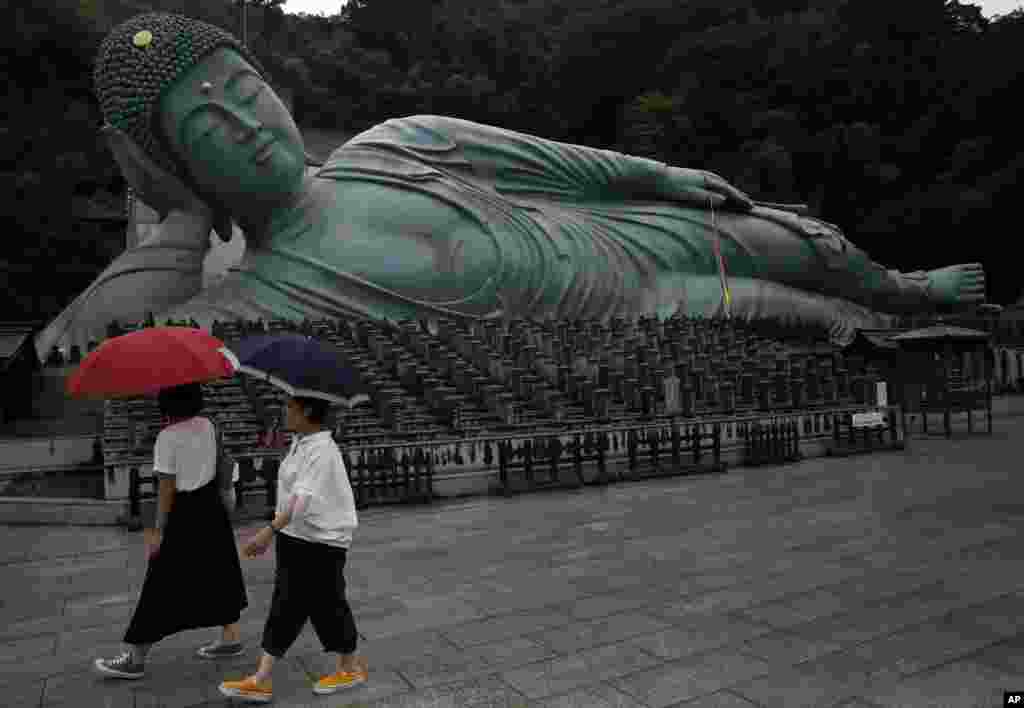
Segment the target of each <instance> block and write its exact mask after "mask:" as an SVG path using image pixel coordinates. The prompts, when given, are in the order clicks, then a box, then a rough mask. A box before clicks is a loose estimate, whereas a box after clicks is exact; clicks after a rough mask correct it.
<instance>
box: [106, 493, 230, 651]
mask: <svg viewBox="0 0 1024 708" xmlns="http://www.w3.org/2000/svg"><path fill="white" fill-rule="evenodd" d="M248 605H249V600H248V598H247V597H246V593H245V579H244V578H243V577H242V564H241V561H240V560H239V557H238V547H237V544H236V542H235V533H234V530H233V529H232V527H231V519H230V518H229V517H228V512H227V510H226V509H225V508H224V503H223V502H222V501H221V498H220V493H219V491H218V489H217V484H216V480H214V481H211V482H210V483H209V484H207V485H205V486H203V487H200V488H199V489H197V490H195V491H192V492H177V494H175V497H174V506H173V507H171V513H170V514H168V516H167V526H166V528H165V529H164V533H163V542H162V543H161V544H160V552H159V553H158V554H157V555H156V557H155V558H153V559H151V560H150V562H149V567H148V568H147V569H146V579H145V581H144V582H143V584H142V594H141V596H140V597H139V604H138V605H137V606H136V607H135V614H134V615H133V616H132V621H131V623H130V624H129V625H128V631H127V632H126V633H125V635H124V642H125V643H126V644H154V643H156V642H158V641H160V640H161V639H163V638H164V637H167V636H170V635H172V634H175V633H177V632H183V631H185V630H189V629H200V628H203V627H222V626H224V625H228V624H233V623H235V622H237V621H238V620H239V618H240V617H241V615H242V610H244V609H245V608H246V607H248Z"/></svg>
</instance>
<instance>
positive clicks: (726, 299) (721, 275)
mask: <svg viewBox="0 0 1024 708" xmlns="http://www.w3.org/2000/svg"><path fill="white" fill-rule="evenodd" d="M708 205H709V206H710V207H711V231H712V233H713V234H714V239H715V255H716V257H717V260H718V280H719V282H720V283H721V285H722V304H723V307H724V309H725V316H726V317H727V318H729V317H731V316H732V314H731V312H730V307H729V306H730V304H731V303H732V296H731V294H730V293H729V284H728V283H727V282H726V276H725V262H724V261H723V259H722V239H721V237H720V235H719V233H718V219H717V218H716V216H715V200H714V199H713V198H712V197H711V196H708Z"/></svg>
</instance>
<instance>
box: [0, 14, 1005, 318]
mask: <svg viewBox="0 0 1024 708" xmlns="http://www.w3.org/2000/svg"><path fill="white" fill-rule="evenodd" d="M280 5H281V2H280V0H249V10H248V34H249V45H250V47H251V48H252V50H253V51H254V52H255V53H256V55H257V56H258V57H259V58H260V60H261V61H262V62H263V63H264V65H265V66H266V67H267V69H268V71H269V72H270V73H271V74H272V76H273V82H274V83H275V84H276V85H278V86H281V87H287V88H288V89H290V91H291V92H292V93H293V96H294V105H295V115H296V119H297V121H298V123H299V125H300V126H304V127H311V128H331V129H337V130H342V131H344V132H347V133H355V132H357V131H360V130H363V129H365V128H367V127H369V126H371V125H373V124H375V123H378V122H380V121H383V120H386V119H388V118H391V117H396V116H401V115H411V114H416V113H437V114H443V115H451V116H456V117H459V118H464V119H467V120H473V121H479V122H483V123H489V124H492V125H497V126H501V127H505V128H509V129H512V130H519V131H524V132H528V133H533V134H535V135H539V136H542V137H546V138H551V139H554V140H562V141H566V142H573V143H581V144H586V145H592V146H595V147H603V148H609V149H614V150H619V151H622V152H626V153H631V154H637V155H644V156H648V157H652V158H655V159H659V160H663V161H666V162H669V163H672V164H678V165H685V166H689V167H697V168H702V169H708V170H712V171H714V172H717V173H719V174H721V175H723V176H724V177H726V178H727V179H728V180H730V181H731V182H733V183H734V184H736V185H737V186H738V187H740V188H741V189H743V190H745V191H747V192H748V193H749V194H751V195H753V196H755V197H756V198H758V199H761V200H765V201H780V202H802V203H807V204H809V205H810V206H811V208H812V210H813V213H815V214H816V215H818V216H820V217H821V218H824V219H825V220H827V221H830V222H833V223H836V224H839V225H841V226H842V228H843V230H844V231H845V232H846V233H847V235H848V236H849V237H850V238H851V240H853V241H854V242H855V243H857V244H858V245H859V246H861V247H862V248H864V249H866V250H867V251H868V252H869V253H871V254H872V255H873V256H874V257H875V258H876V259H877V260H878V261H880V262H882V263H883V264H885V265H886V266H889V267H894V268H899V269H901V270H912V269H917V268H929V267H937V266H942V265H947V264H950V263H958V262H965V261H980V262H983V263H984V264H985V266H986V270H987V272H988V275H989V283H990V288H989V294H990V299H991V300H993V301H995V302H1001V303H1007V302H1010V301H1013V300H1016V299H1017V298H1018V297H1019V296H1020V294H1021V293H1020V286H1019V281H1020V277H1019V275H1018V271H1017V268H1018V266H1017V265H1015V263H1016V261H1015V260H1014V259H1013V258H1012V257H1011V254H1012V253H1013V252H1014V248H1015V247H1014V246H1013V245H1012V239H1013V238H1015V237H1014V234H1015V233H1018V234H1019V232H1020V229H1019V227H1018V226H1017V225H1016V224H1015V223H1014V221H1013V219H1014V216H1013V212H1012V204H1013V203H1015V200H1016V188H1017V185H1018V183H1019V182H1021V179H1020V178H1021V177H1022V176H1024V149H1022V148H1024V145H1022V131H1021V129H1020V117H1019V115H1018V114H1017V112H1016V111H1015V110H1014V109H1013V108H1012V106H1013V105H1014V104H1015V103H1016V101H1015V100H1014V99H1015V97H1016V96H1018V95H1020V94H1021V93H1022V89H1024V53H1022V52H1021V51H1020V49H1019V48H1020V47H1021V46H1022V45H1024V13H1022V12H1019V11H1018V12H1016V13H1012V14H1009V15H1005V16H1002V17H998V18H995V19H993V20H988V19H986V18H985V17H983V16H982V14H981V11H980V9H979V8H978V7H977V6H974V5H970V4H963V3H959V2H951V1H948V0H945V1H944V0H900V1H899V2H891V1H887V2H883V1H882V0H850V1H847V0H743V1H742V2H741V1H740V0H416V1H415V2H410V1H409V0H349V2H347V4H344V6H343V8H342V10H341V12H340V13H339V14H338V15H336V16H334V17H323V16H309V15H288V14H285V13H284V12H283V11H282V9H281V6H280ZM341 5H342V3H341V2H339V6H341ZM149 9H156V10H165V11H171V12H179V13H183V14H187V15H191V16H193V17H197V18H200V19H203V20H206V21H209V22H212V23H214V24H217V25H220V26H222V27H224V28H226V29H229V30H231V31H232V32H234V33H236V34H239V27H240V11H239V6H238V3H237V2H233V1H231V0H149V1H148V2H142V1H140V0H46V1H45V2H38V3H35V2H34V3H16V4H15V3H8V4H6V6H5V9H3V10H0V19H2V20H3V21H2V22H0V33H3V34H4V35H5V36H4V38H3V44H4V46H5V47H10V48H11V49H12V51H9V52H5V53H4V55H3V56H2V57H0V74H3V76H4V80H2V81H0V86H2V87H4V88H2V89H0V90H4V91H7V95H6V96H4V97H3V99H4V104H3V105H4V107H5V108H6V110H5V111H4V116H5V117H4V118H3V119H2V122H0V145H2V150H0V155H2V157H0V160H2V161H3V164H2V166H0V189H3V191H4V193H5V195H7V197H8V198H7V199H6V200H5V201H6V203H8V204H9V205H10V213H11V216H10V219H9V222H8V224H9V225H8V229H7V233H6V236H5V238H4V239H3V240H2V242H0V243H2V244H3V245H2V247H0V273H2V274H3V275H2V276H0V303H4V304H3V307H2V308H0V309H3V310H5V311H4V312H3V313H2V315H0V317H2V318H3V319H11V318H12V317H13V318H22V317H24V318H41V319H47V318H49V317H52V316H53V315H55V314H57V312H59V310H60V309H61V308H62V307H63V306H64V305H65V304H66V303H67V302H69V301H70V300H71V299H72V298H73V297H74V296H75V295H76V294H77V293H78V292H79V291H80V290H81V289H82V288H84V287H85V286H86V285H88V283H89V282H90V281H91V280H92V278H93V277H95V275H96V274H97V273H98V272H99V270H101V269H102V268H103V267H104V266H105V265H106V264H107V263H108V262H109V261H110V260H111V259H112V258H113V257H114V256H115V255H116V252H117V250H118V248H119V247H120V246H122V245H123V241H121V242H120V243H119V242H117V240H116V238H115V239H113V240H111V239H110V238H108V237H103V235H102V234H101V233H99V231H98V230H97V229H95V228H94V229H92V230H90V228H89V227H86V226H83V225H82V224H81V223H79V222H78V221H77V220H76V219H75V217H74V215H73V214H72V213H71V211H70V210H69V209H65V208H63V206H62V205H64V204H68V203H70V202H71V200H72V199H74V198H76V197H78V198H84V197H88V198H90V199H92V200H94V201H101V202H102V201H103V200H107V201H110V202H112V203H116V202H117V199H118V195H119V194H121V192H122V191H123V183H122V181H121V178H120V176H119V174H118V172H117V170H116V167H115V165H114V162H113V159H112V157H111V156H110V154H109V153H108V152H107V151H106V149H105V146H104V145H103V143H102V142H101V141H100V140H99V138H98V134H97V129H98V127H99V124H100V116H99V110H98V106H97V103H96V101H95V98H94V97H93V95H92V85H91V69H92V61H93V57H94V55H95V51H96V48H97V46H98V44H99V42H100V40H101V39H102V37H103V35H104V33H105V32H106V31H107V30H109V28H110V27H111V26H113V25H114V24H115V23H117V22H120V21H121V20H124V19H126V18H127V17H130V16H131V15H133V14H136V13H138V12H140V11H145V10H149ZM39 273H46V274H48V275H51V274H58V275H59V277H58V278H53V277H46V278H40V277H39V275H38V274H39ZM5 291H6V292H5Z"/></svg>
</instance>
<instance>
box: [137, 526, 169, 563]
mask: <svg viewBox="0 0 1024 708" xmlns="http://www.w3.org/2000/svg"><path fill="white" fill-rule="evenodd" d="M163 540H164V535H163V533H162V532H161V531H158V530H157V529H146V530H144V531H143V532H142V541H143V543H144V544H145V545H146V559H147V560H152V559H154V558H156V556H157V554H159V553H160V544H161V543H163Z"/></svg>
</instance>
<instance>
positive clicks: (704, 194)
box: [664, 165, 754, 211]
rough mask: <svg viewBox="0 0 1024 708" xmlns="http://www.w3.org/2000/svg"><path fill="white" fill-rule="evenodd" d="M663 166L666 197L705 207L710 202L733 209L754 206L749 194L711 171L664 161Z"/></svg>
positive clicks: (723, 207) (746, 209)
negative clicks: (664, 168)
mask: <svg viewBox="0 0 1024 708" xmlns="http://www.w3.org/2000/svg"><path fill="white" fill-rule="evenodd" d="M666 168H667V171H666V177H667V183H666V185H665V188H664V192H665V196H666V197H668V198H669V199H672V200H674V201H680V202H686V203H688V204H692V205H693V206H695V207H701V208H704V209H707V208H708V206H709V205H712V206H714V208H716V209H729V210H732V211H750V210H751V209H753V208H754V202H753V200H752V199H751V198H750V197H748V196H747V195H746V194H744V193H743V192H742V191H740V190H739V189H737V188H736V187H733V186H732V185H731V184H729V183H728V182H727V181H725V179H724V178H723V177H720V176H719V175H716V174H715V173H714V172H707V171H706V170H692V169H690V168H688V167H674V166H672V165H666Z"/></svg>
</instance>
